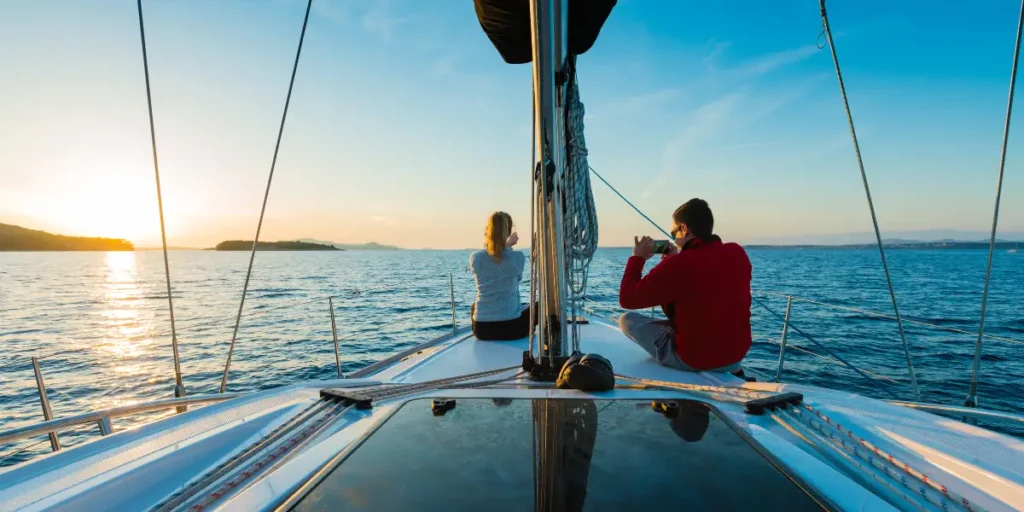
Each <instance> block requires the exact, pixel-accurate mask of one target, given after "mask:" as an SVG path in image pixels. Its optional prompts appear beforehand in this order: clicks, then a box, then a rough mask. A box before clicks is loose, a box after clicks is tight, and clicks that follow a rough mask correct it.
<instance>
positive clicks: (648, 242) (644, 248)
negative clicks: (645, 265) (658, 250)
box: [633, 236, 654, 261]
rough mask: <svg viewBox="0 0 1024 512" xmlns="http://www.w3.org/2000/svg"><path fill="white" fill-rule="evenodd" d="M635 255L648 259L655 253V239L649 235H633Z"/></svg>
mask: <svg viewBox="0 0 1024 512" xmlns="http://www.w3.org/2000/svg"><path fill="white" fill-rule="evenodd" d="M633 244H634V245H633V256H639V257H641V258H643V259H644V261H647V260H648V259H650V257H651V256H653V255H654V239H653V238H651V237H649V236H644V237H640V238H637V237H635V236H634V237H633Z"/></svg>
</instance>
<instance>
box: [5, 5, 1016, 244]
mask: <svg viewBox="0 0 1024 512" xmlns="http://www.w3.org/2000/svg"><path fill="white" fill-rule="evenodd" d="M144 5H145V9H146V20H147V37H148V44H149V52H150V71H151V77H152V80H153V94H154V103H155V104H154V108H155V115H156V125H157V138H158V144H159V150H160V157H161V173H162V178H163V185H164V201H165V213H166V216H167V227H168V236H169V243H170V244H172V245H180V246H209V245H212V244H214V243H216V242H217V241H219V240H222V239H226V238H251V237H252V233H253V232H254V230H255V225H256V220H257V216H258V213H259V206H260V201H261V200H262V193H263V187H264V186H265V184H266V177H267V171H268V169H269V165H270V158H271V155H272V151H273V143H274V139H275V136H276V130H277V125H278V122H279V116H280V113H281V108H282V106H283V103H284V95H285V92H286V89H287V81H288V75H289V72H290V69H291V62H292V58H293V56H294V51H295V45H296V43H297V40H298V34H299V29H300V27H301V22H302V14H303V9H304V7H305V2H300V1H296V0H279V1H270V0H268V1H253V2H243V1H241V0H225V1H216V0H211V1H205V2H200V1H195V0H173V1H172V0H163V1H153V0H151V1H149V2H145V4H144ZM1019 8H1020V6H1019V4H1017V3H1014V2H1010V1H996V0H993V1H989V2H981V3H977V4H972V5H967V4H963V5H959V4H955V3H950V4H948V5H946V4H942V5H937V4H934V3H926V2H880V1H872V2H850V1H844V2H839V1H834V2H832V3H831V4H830V5H829V14H830V21H831V23H832V27H833V31H834V33H835V35H836V45H837V47H838V50H839V56H840V61H841V64H842V66H843V72H844V78H845V80H846V85H847V90H848V93H849V96H850V102H851V107H852V109H853V113H854V119H855V121H856V123H857V127H858V131H859V135H860V138H861V148H862V152H863V155H864V161H865V165H866V167H867V171H868V177H869V179H870V181H871V185H872V192H873V195H874V198H875V202H876V208H877V211H878V214H879V219H880V223H881V225H882V228H883V230H885V231H890V232H895V231H906V230H924V229H940V228H948V229H959V230H976V231H984V230H986V229H988V226H989V224H990V222H991V214H992V203H993V198H994V192H995V181H996V172H997V167H998V158H999V146H1000V137H1001V133H1002V127H1003V116H1004V114H1005V107H1006V93H1007V87H1008V82H1009V73H1010V65H1011V60H1012V55H1013V42H1014V35H1015V28H1016V22H1017V14H1018V12H1019ZM0 11H2V13H0V83H3V84H4V92H3V94H2V95H0V140H2V141H3V145H4V147H5V149H4V151H2V152H0V184H2V185H0V222H9V223H16V224H21V225H25V226H29V227H35V228H39V229H47V230H53V231H58V232H63V233H68V234H81V235H95V236H116V237H127V238H129V239H132V240H133V241H135V242H136V243H137V244H140V245H156V244H158V243H159V224H158V221H157V216H156V204H155V190H154V185H153V177H152V162H151V156H150V153H149V151H150V149H149V133H148V125H147V118H146V106H145V88H144V87H145V86H144V82H143V75H142V63H141V54H140V50H139V41H138V26H137V18H136V12H135V3H134V2H133V1H131V0H117V1H111V0H103V1H101V0H95V1H90V2H81V1H51V0H40V1H37V2H4V3H2V4H0ZM820 29H821V23H820V17H819V12H818V6H817V2H814V1H801V2H730V3H718V2H690V1H686V2H672V1H665V2H656V1H649V0H624V1H622V0H620V2H619V5H618V6H617V7H616V9H615V10H614V11H613V12H612V15H611V17H610V19H609V20H608V22H607V24H606V25H605V28H604V30H603V32H602V34H601V37H600V38H599V40H598V42H597V44H596V45H595V46H594V48H593V49H592V50H591V51H590V52H588V53H587V54H585V55H583V56H582V57H581V58H580V71H579V75H580V86H581V94H582V98H583V101H584V102H585V104H586V108H587V118H586V128H587V132H586V137H587V142H588V147H589V150H590V163H591V165H592V166H593V167H595V168H596V169H597V170H598V171H600V172H602V174H603V175H604V176H605V177H606V178H607V179H608V180H609V181H611V182H612V183H613V184H615V185H616V186H618V188H619V189H620V191H621V192H622V193H623V194H625V195H626V196H627V197H629V198H631V199H632V200H633V201H634V202H636V203H637V204H638V205H639V206H641V208H643V209H644V210H645V211H646V212H647V213H648V214H650V215H651V216H653V217H654V218H655V219H658V220H662V219H664V220H665V221H666V223H667V221H668V216H669V214H670V213H671V211H672V210H673V209H674V208H675V207H676V206H678V204H679V203H681V202H683V201H685V200H686V199H688V198H690V197H693V196H699V197H703V198H705V199H707V200H708V201H709V202H710V203H711V205H712V207H713V208H714V210H715V213H716V218H717V226H716V227H717V231H718V232H719V233H720V234H721V235H722V236H723V237H725V238H729V239H736V240H739V241H743V242H755V241H763V240H772V241H784V240H787V239H795V238H796V237H799V236H802V235H807V234H818V233H822V234H823V233H845V232H864V231H868V230H870V225H871V224H870V217H869V214H868V211H867V205H866V202H865V200H864V195H863V190H862V187H861V184H860V177H859V174H858V170H857V166H856V160H855V158H854V153H853V149H852V145H851V143H850V138H849V132H848V127H847V124H846V119H845V116H844V113H843V110H842V102H841V99H840V96H839V89H838V86H837V84H836V80H835V74H834V70H833V68H832V63H831V58H830V56H829V54H828V50H827V49H825V50H818V49H817V48H816V46H815V39H816V37H817V36H818V33H819V31H820ZM530 83H531V82H530V67H529V66H528V65H520V66H511V65H507V64H504V63H503V62H502V61H501V59H500V58H499V56H498V54H497V52H496V51H495V50H494V49H493V47H492V46H491V45H490V43H489V42H488V41H487V39H486V36H485V35H484V34H483V32H482V31H481V30H480V27H479V25H478V23H477V21H476V18H475V14H474V11H473V7H472V3H471V2H470V1H469V0H464V1H455V0H436V1H429V2H427V1H412V0H407V1H397V0H396V1H391V2H385V1H380V2H362V1H356V0H349V1H342V0H317V1H316V2H315V3H314V11H313V15H312V16H311V19H310V25H309V29H308V33H307V37H306V45H305V48H304V50H303V56H302V62H301V64H300V67H299V74H298V78H297V80H296V85H295V93H294V97H293V100H292V107H291V112H290V114H289V119H288V124H287V127H286V131H285V136H284V140H283V143H282V148H281V155H280V159H279V162H278V169H277V174H276V175H275V178H274V187H273V189H272V191H271V195H270V202H269V205H268V212H267V219H266V221H265V224H264V232H263V239H268V240H272V239H285V238H299V237H312V238H320V239H332V240H338V241H351V242H358V241H369V240H376V241H378V242H382V243H393V244H398V245H402V246H406V247H436V248H456V247H459V248H461V247H475V246H478V245H479V244H480V240H481V235H482V233H483V222H484V219H485V218H486V216H487V214H488V213H489V212H491V211H493V210H497V209H501V210H506V211H508V212H510V213H511V214H512V215H513V217H514V218H515V219H516V220H517V221H518V222H521V224H522V225H523V226H524V230H525V226H526V224H527V223H528V220H527V219H528V214H529V188H528V187H529V172H528V167H527V166H528V164H529V162H528V160H529V154H530V140H529V138H530V126H529V123H530ZM1021 115H1024V113H1022V114H1021ZM1017 119H1018V121H1019V120H1020V116H1018V118H1017ZM1018 125H1019V123H1017V124H1015V126H1014V128H1015V129H1016V131H1011V137H1010V151H1009V158H1008V163H1007V171H1006V180H1005V183H1004V196H1003V208H1002V214H1001V222H1000V226H1001V228H1002V229H1001V231H1002V230H1005V231H1008V232H1009V231H1024V176H1022V172H1024V170H1022V169H1021V166H1020V163H1021V162H1022V160H1021V158H1020V148H1021V142H1022V140H1024V139H1022V137H1024V133H1021V129H1019V128H1017V126H1018ZM594 186H595V195H596V198H597V202H598V209H599V212H600V223H601V243H602V245H612V246H621V245H626V244H627V243H628V242H629V241H630V240H631V237H632V235H634V234H646V233H650V232H651V231H652V229H651V228H650V227H648V226H647V225H645V223H644V221H642V220H641V219H640V218H639V217H638V216H636V215H635V214H633V213H632V212H631V211H629V210H628V208H627V207H626V206H625V205H623V204H622V203H621V201H619V200H618V199H617V198H616V197H615V196H614V195H613V194H611V193H610V192H609V191H607V190H606V189H604V188H603V185H601V184H600V183H595V185H594Z"/></svg>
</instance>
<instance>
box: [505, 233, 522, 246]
mask: <svg viewBox="0 0 1024 512" xmlns="http://www.w3.org/2000/svg"><path fill="white" fill-rule="evenodd" d="M518 242H519V234H518V233H516V232H515V231H513V232H512V234H511V235H509V236H508V240H506V241H505V247H512V246H514V245H516V243H518Z"/></svg>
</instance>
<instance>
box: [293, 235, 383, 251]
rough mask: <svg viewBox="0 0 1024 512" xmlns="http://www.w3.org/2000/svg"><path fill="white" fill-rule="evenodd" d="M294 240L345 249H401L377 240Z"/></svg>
mask: <svg viewBox="0 0 1024 512" xmlns="http://www.w3.org/2000/svg"><path fill="white" fill-rule="evenodd" d="M296 242H303V243H310V244H323V245H331V246H334V247H337V248H338V249H342V250H345V251H398V250H401V249H402V248H401V247H395V246H394V245H383V244H378V243H377V242H368V243H365V244H345V243H341V242H330V241H327V240H317V239H315V238H300V239H298V240H296Z"/></svg>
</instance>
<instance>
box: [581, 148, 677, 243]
mask: <svg viewBox="0 0 1024 512" xmlns="http://www.w3.org/2000/svg"><path fill="white" fill-rule="evenodd" d="M587 167H588V168H589V169H590V172H592V173H594V176H597V179H599V180H601V183H604V184H605V185H607V186H608V188H610V189H612V192H615V195H617V196H619V199H622V200H623V201H625V202H626V204H628V205H629V206H630V207H631V208H633V211H635V212H637V213H639V214H640V216H641V217H643V218H645V219H647V222H650V223H651V225H652V226H654V227H656V228H658V231H661V232H662V233H663V234H664V235H665V236H666V237H668V239H669V240H674V238H673V237H672V235H670V234H668V231H665V229H664V228H662V227H661V226H659V225H658V223H657V222H654V221H653V220H651V218H650V217H648V216H647V215H646V214H644V212H642V211H640V209H639V208H637V207H636V205H634V204H633V203H631V202H629V199H626V196H624V195H622V194H620V193H619V191H618V190H615V187H613V186H612V184H611V183H608V180H606V179H604V178H603V177H601V175H600V174H598V173H597V171H595V170H594V168H593V167H590V166H587Z"/></svg>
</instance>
